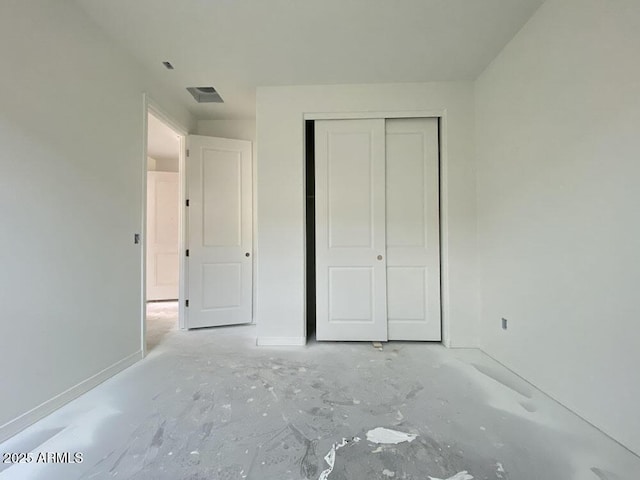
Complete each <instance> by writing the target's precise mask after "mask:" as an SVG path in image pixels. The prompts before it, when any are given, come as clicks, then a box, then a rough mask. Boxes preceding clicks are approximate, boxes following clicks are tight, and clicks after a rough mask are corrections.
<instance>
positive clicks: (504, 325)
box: [502, 318, 507, 330]
mask: <svg viewBox="0 0 640 480" xmlns="http://www.w3.org/2000/svg"><path fill="white" fill-rule="evenodd" d="M502 329H503V330H506V329H507V319H506V318H503V319H502Z"/></svg>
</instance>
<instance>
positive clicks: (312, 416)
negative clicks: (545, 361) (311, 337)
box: [0, 303, 640, 480]
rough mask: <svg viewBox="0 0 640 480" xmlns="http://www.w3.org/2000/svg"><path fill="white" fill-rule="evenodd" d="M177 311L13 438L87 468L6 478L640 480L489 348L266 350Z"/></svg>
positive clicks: (633, 467) (31, 470)
mask: <svg viewBox="0 0 640 480" xmlns="http://www.w3.org/2000/svg"><path fill="white" fill-rule="evenodd" d="M176 311H177V308H176V304H175V303H168V304H160V305H155V306H154V307H152V308H151V310H150V319H149V328H150V332H149V333H150V334H149V339H150V344H151V345H150V347H151V350H150V353H149V355H148V356H147V358H146V359H145V360H143V361H141V362H139V363H138V364H136V365H134V366H133V367H131V368H129V369H127V370H126V371H124V372H122V373H120V374H119V375H117V376H116V377H114V378H112V379H110V380H108V381H107V382H105V383H104V384H102V385H100V386H99V387H97V388H95V389H94V390H92V391H90V392H89V393H87V394H85V395H83V396H82V397H80V398H78V399H77V400H75V401H74V402H72V403H70V404H68V405H67V406H65V407H64V408H62V409H60V410H59V411H57V412H55V413H54V414H52V415H50V416H49V417H47V418H45V419H43V420H41V421H40V422H38V423H37V424H35V425H33V426H32V427H30V428H29V429H27V430H25V431H23V432H22V433H21V434H19V435H17V436H16V437H14V438H13V439H11V440H9V441H7V442H5V443H4V444H0V452H34V453H38V452H72V453H73V452H82V453H83V455H84V456H83V458H84V461H83V462H82V463H79V464H70V465H64V464H62V465H61V464H36V463H30V464H16V465H11V466H10V465H7V464H2V465H0V479H2V480H7V479H15V480H18V479H19V480H27V479H33V480H35V479H38V480H45V479H46V480H52V479H53V480H58V479H60V480H62V479H64V480H72V479H102V478H114V477H116V478H119V479H153V480H162V479H167V480H178V479H193V480H196V479H202V480H204V479H207V480H209V479H220V480H222V479H244V478H246V479H260V480H287V479H313V480H317V479H320V480H339V479H358V480H359V479H367V480H368V479H384V480H389V479H393V480H396V479H415V480H427V479H430V478H431V479H455V480H469V479H472V478H473V479H501V480H504V479H513V480H542V479H545V480H546V479H549V480H556V479H557V480H571V479H574V480H590V479H591V480H598V479H599V480H620V479H637V478H638V475H639V473H638V472H640V458H638V457H636V456H635V455H633V454H632V453H630V452H629V451H627V450H625V449H624V448H623V447H621V446H620V445H618V444H616V443H615V442H614V441H613V440H611V439H610V438H608V437H607V436H605V435H604V434H602V433H601V432H600V431H598V430H597V429H595V428H594V427H592V426H591V425H589V424H588V423H586V422H585V421H583V420H581V419H580V418H578V417H577V416H575V415H573V414H572V413H571V412H569V411H568V410H566V409H565V408H564V407H562V406H560V405H559V404H557V403H555V402H554V401H553V400H551V399H550V398H548V397H547V396H545V395H544V394H542V393H541V392H540V391H538V390H536V389H535V388H533V387H532V386H531V385H529V384H527V383H526V382H524V381H523V380H521V379H520V378H518V377H517V376H515V375H513V374H512V373H511V372H509V371H508V370H506V369H505V368H504V367H502V366H500V365H499V364H497V363H496V362H494V361H492V360H491V359H490V358H488V357H487V356H485V355H483V354H482V353H480V352H478V351H474V350H447V349H445V348H443V347H442V346H440V345H434V344H420V343H394V342H391V343H388V344H385V345H384V348H383V349H382V350H381V351H380V350H377V349H375V348H373V347H372V345H371V344H370V343H322V344H321V343H315V342H311V343H310V344H309V345H307V346H306V347H303V348H301V347H295V348H293V347H292V348H273V347H256V346H255V330H254V328H253V327H251V326H248V327H234V328H220V329H205V330H197V331H189V332H186V331H177V330H175V315H176ZM382 429H385V430H382ZM393 432H399V433H395V434H394V433H393ZM390 442H397V443H390ZM332 452H333V453H332ZM328 454H329V455H328Z"/></svg>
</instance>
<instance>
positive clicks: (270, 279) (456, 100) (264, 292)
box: [257, 82, 478, 346]
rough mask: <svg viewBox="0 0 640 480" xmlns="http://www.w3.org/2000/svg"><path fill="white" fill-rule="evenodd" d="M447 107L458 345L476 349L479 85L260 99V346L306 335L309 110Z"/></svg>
mask: <svg viewBox="0 0 640 480" xmlns="http://www.w3.org/2000/svg"><path fill="white" fill-rule="evenodd" d="M413 110H446V121H447V127H446V129H447V132H446V135H447V137H446V139H445V142H444V143H445V145H444V147H445V149H446V152H447V158H448V163H447V165H446V171H444V172H443V177H444V179H443V182H444V185H443V195H444V207H443V208H444V209H445V211H444V218H445V221H446V222H448V223H447V224H445V228H444V230H445V232H444V237H445V243H444V245H443V254H444V255H445V256H448V263H447V265H448V270H447V273H448V275H446V276H445V277H444V278H443V281H444V283H445V286H444V287H445V291H448V292H449V298H445V304H449V305H450V309H449V310H448V311H446V312H445V315H446V317H447V318H448V319H449V321H448V323H447V326H448V327H449V331H445V335H446V337H447V338H448V341H449V342H450V343H451V345H453V346H475V345H477V328H476V327H477V314H478V303H477V285H476V277H477V276H476V268H477V262H476V256H475V249H476V215H475V171H474V163H473V161H474V159H473V121H474V118H473V117H474V114H473V86H472V84H471V83H467V82H461V83H425V84H386V85H330V86H297V87H265V88H259V89H258V92H257V146H258V148H257V156H258V158H257V160H258V172H257V197H258V235H257V240H258V252H259V258H258V260H257V262H258V265H257V290H258V309H257V323H258V336H259V338H258V342H259V343H263V344H266V343H280V344H281V343H293V344H295V343H300V342H302V341H303V338H304V335H305V276H304V261H305V238H304V237H305V228H304V211H305V201H304V122H303V115H304V113H305V112H306V113H311V112H354V111H357V112H365V111H413Z"/></svg>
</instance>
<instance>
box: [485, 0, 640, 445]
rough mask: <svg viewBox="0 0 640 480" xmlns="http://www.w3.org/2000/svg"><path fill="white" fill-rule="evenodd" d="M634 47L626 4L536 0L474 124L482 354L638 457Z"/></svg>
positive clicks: (636, 13) (633, 3) (638, 113)
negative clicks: (505, 324)
mask: <svg viewBox="0 0 640 480" xmlns="http://www.w3.org/2000/svg"><path fill="white" fill-rule="evenodd" d="M638 52H640V2H638V1H637V0H617V1H615V2H611V1H603V0H548V1H547V2H546V3H545V4H544V5H543V6H542V7H541V9H540V10H539V11H538V12H537V13H536V15H535V16H534V17H533V18H532V19H531V20H530V21H529V23H528V24H527V25H526V26H525V27H524V28H523V30H522V31H521V32H520V33H519V35H517V36H516V37H515V39H514V40H513V41H512V42H511V43H510V44H509V45H508V46H507V47H506V48H505V50H504V51H503V52H502V54H501V55H500V56H499V57H498V58H497V59H496V60H495V61H494V62H493V64H492V65H491V66H490V67H489V68H488V69H487V70H486V71H485V72H484V74H483V75H482V76H481V77H480V78H479V80H478V81H477V84H476V100H477V101H476V109H477V117H476V125H477V149H478V162H479V163H478V167H477V170H478V174H479V175H478V195H479V207H478V212H479V245H480V258H481V281H480V286H481V298H482V312H481V325H482V339H481V342H482V348H483V349H485V350H486V351H487V352H488V353H489V354H491V355H492V356H494V357H495V358H497V359H498V360H500V361H501V362H503V363H504V364H506V365H507V366H508V367H510V368H512V369H513V370H515V371H516V372H517V373H519V374H520V375H522V376H523V377H525V378H526V379H528V380H530V381H531V382H533V383H534V384H535V385H537V386H538V387H540V388H541V389H542V390H544V391H545V392H548V393H549V394H550V395H552V396H553V397H555V398H556V399H557V400H559V401H560V402H562V403H563V404H565V405H566V406H568V407H569V408H571V409H572V410H574V411H575V412H577V413H578V414H580V415H581V416H583V417H584V418H586V419H587V420H589V421H590V422H592V423H593V424H595V425H596V426H598V427H599V428H601V429H602V430H604V431H605V432H607V433H609V434H610V435H612V436H613V437H614V438H616V439H617V440H619V441H620V442H622V443H623V444H625V445H626V446H627V447H629V448H630V449H632V450H634V451H635V452H637V453H640V415H638V405H639V403H638V402H639V399H640V381H638V378H639V376H638V375H639V374H638V365H640V302H638V288H639V286H640V255H639V254H638V248H639V246H640V242H639V238H640V214H639V209H638V208H639V207H638V206H639V205H640V189H639V188H638V179H639V178H640V134H639V128H638V126H639V125H640V62H639V61H638ZM501 317H506V318H508V320H509V328H508V330H507V331H503V330H501V328H500V318H501Z"/></svg>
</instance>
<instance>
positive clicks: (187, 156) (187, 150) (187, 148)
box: [187, 148, 189, 157]
mask: <svg viewBox="0 0 640 480" xmlns="http://www.w3.org/2000/svg"><path fill="white" fill-rule="evenodd" d="M188 156H189V149H188V148H187V157H188Z"/></svg>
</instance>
